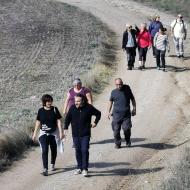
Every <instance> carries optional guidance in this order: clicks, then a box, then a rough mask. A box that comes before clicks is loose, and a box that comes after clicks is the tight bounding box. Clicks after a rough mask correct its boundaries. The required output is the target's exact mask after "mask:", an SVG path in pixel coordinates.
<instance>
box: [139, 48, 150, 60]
mask: <svg viewBox="0 0 190 190" xmlns="http://www.w3.org/2000/svg"><path fill="white" fill-rule="evenodd" d="M138 50H139V61H144V62H145V61H146V54H147V51H148V47H145V48H141V47H138Z"/></svg>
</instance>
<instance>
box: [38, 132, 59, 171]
mask: <svg viewBox="0 0 190 190" xmlns="http://www.w3.org/2000/svg"><path fill="white" fill-rule="evenodd" d="M39 141H40V146H41V149H42V162H43V167H44V168H45V169H48V151H49V145H50V149H51V164H55V160H56V157H57V144H56V140H55V136H54V135H46V134H45V135H42V136H40V138H39Z"/></svg>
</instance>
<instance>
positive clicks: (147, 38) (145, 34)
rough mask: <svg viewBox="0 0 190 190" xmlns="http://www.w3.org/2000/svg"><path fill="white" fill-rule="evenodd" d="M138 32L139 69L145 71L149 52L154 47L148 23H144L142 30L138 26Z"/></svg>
mask: <svg viewBox="0 0 190 190" xmlns="http://www.w3.org/2000/svg"><path fill="white" fill-rule="evenodd" d="M136 30H137V31H138V34H137V45H138V50H139V69H145V62H146V55H147V51H148V49H149V48H150V47H151V46H152V42H151V35H150V33H149V31H148V30H147V24H146V23H142V24H141V27H140V29H139V28H138V27H137V26H136Z"/></svg>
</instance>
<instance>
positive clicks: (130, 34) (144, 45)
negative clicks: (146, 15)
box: [122, 14, 187, 71]
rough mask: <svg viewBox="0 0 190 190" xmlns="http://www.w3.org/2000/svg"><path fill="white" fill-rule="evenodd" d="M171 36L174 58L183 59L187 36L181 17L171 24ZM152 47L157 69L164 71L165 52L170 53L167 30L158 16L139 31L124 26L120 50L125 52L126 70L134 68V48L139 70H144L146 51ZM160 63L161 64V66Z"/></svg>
mask: <svg viewBox="0 0 190 190" xmlns="http://www.w3.org/2000/svg"><path fill="white" fill-rule="evenodd" d="M171 36H172V37H173V41H174V44H175V50H176V56H177V57H178V58H183V57H184V40H186V36H187V24H186V23H185V22H184V20H183V16H182V15H181V14H179V15H178V16H177V18H176V19H175V20H174V21H173V22H172V23H171ZM151 47H152V51H153V57H154V58H156V66H157V69H159V70H160V69H162V70H163V71H165V67H166V63H165V54H166V50H168V52H169V51H170V46H169V40H168V34H167V29H166V28H165V27H164V26H163V24H162V23H161V22H160V16H158V15H156V16H155V17H154V18H153V20H152V21H151V23H150V25H149V27H148V28H147V24H146V23H142V24H141V26H140V29H139V28H138V27H137V26H136V25H135V27H134V29H133V27H132V25H131V24H126V30H125V31H124V33H123V40H122V49H123V50H124V51H126V55H127V63H128V70H132V69H133V68H134V63H135V57H136V48H138V53H139V69H140V70H142V69H145V63H146V56H147V51H148V50H149V49H150V48H151ZM161 63H162V64H161Z"/></svg>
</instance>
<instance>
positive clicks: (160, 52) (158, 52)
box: [156, 49, 166, 68]
mask: <svg viewBox="0 0 190 190" xmlns="http://www.w3.org/2000/svg"><path fill="white" fill-rule="evenodd" d="M165 54H166V50H159V49H156V64H157V67H160V58H161V62H162V67H163V68H165V67H166V63H165Z"/></svg>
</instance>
